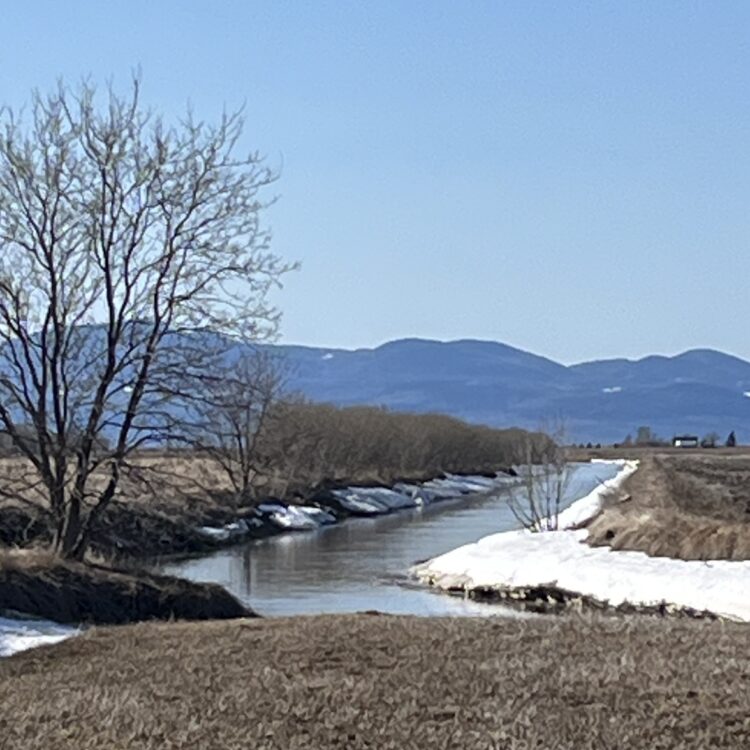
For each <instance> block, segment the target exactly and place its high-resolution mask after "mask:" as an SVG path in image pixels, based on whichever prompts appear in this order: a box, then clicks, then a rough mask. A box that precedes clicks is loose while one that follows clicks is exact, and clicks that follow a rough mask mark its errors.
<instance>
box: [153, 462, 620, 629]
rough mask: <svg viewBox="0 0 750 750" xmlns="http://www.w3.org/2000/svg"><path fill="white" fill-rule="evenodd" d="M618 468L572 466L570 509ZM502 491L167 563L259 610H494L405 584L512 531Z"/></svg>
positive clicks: (494, 609) (460, 612) (439, 612)
mask: <svg viewBox="0 0 750 750" xmlns="http://www.w3.org/2000/svg"><path fill="white" fill-rule="evenodd" d="M616 472H617V467H616V466H614V465H611V464H577V465H575V466H574V467H573V471H572V474H571V481H570V484H569V486H568V488H567V497H566V503H565V504H566V505H568V504H570V502H572V501H573V500H575V499H576V498H579V497H582V496H583V495H585V494H588V492H590V491H591V490H592V489H594V488H595V487H596V486H597V485H598V484H599V483H600V482H601V481H604V480H606V479H610V478H611V477H613V476H614V475H615V474H616ZM516 527H517V522H516V520H515V518H514V517H513V514H512V513H511V512H510V510H509V508H508V505H507V502H506V499H505V498H504V497H502V496H501V497H476V496H475V497H467V498H461V499H458V500H450V501H445V502H442V503H437V504H435V505H431V506H426V507H422V508H413V509H409V510H405V511H400V512H398V513H394V514H392V515H389V516H379V517H375V518H358V519H351V520H349V521H347V522H345V523H343V524H340V525H338V526H329V527H324V528H321V529H319V530H317V531H313V532H297V533H287V534H283V535H280V536H278V537H273V538H271V539H265V540H261V541H256V542H252V543H250V544H247V545H244V546H240V547H234V548H231V549H228V550H223V551H221V552H217V553H214V554H212V555H208V556H206V557H201V558H197V559H193V560H188V561H184V562H180V563H176V564H172V565H168V566H165V568H164V570H165V571H166V572H169V573H174V574H177V575H182V576H185V577H187V578H191V579H193V580H200V581H215V582H217V583H220V584H222V585H223V586H226V587H227V588H228V589H229V590H230V591H232V592H233V593H234V594H235V595H236V596H237V597H239V598H240V599H241V600H242V601H244V602H246V603H247V604H249V605H250V606H251V607H253V608H254V609H256V610H257V611H258V612H260V613H261V614H264V615H290V614H305V613H306V614H312V613H320V612H357V611H362V610H369V609H377V610H381V611H386V612H393V613H399V614H419V615H468V614H471V615H478V614H497V613H498V608H497V607H496V606H493V605H488V604H481V603H477V602H472V601H469V600H464V599H460V598H455V597H449V596H446V595H444V594H438V593H435V592H433V591H430V590H426V589H422V588H419V587H415V586H412V585H405V584H406V583H407V580H406V573H407V571H408V569H409V567H410V566H411V565H412V564H414V563H415V562H417V561H419V560H425V559H427V558H430V557H434V556H435V555H439V554H441V553H442V552H446V551H448V550H450V549H453V548H455V547H458V546H460V545H462V544H467V543H468V542H472V541H476V540H477V539H479V538H480V537H482V536H485V535H487V534H492V533H495V532H497V531H503V530H507V529H511V528H516Z"/></svg>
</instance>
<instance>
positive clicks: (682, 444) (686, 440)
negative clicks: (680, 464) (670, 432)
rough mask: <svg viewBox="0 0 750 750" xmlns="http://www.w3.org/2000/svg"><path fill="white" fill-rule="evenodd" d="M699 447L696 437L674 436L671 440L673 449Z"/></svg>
mask: <svg viewBox="0 0 750 750" xmlns="http://www.w3.org/2000/svg"><path fill="white" fill-rule="evenodd" d="M699 445H700V440H699V439H698V437H697V435H675V436H674V437H673V438H672V446H673V447H675V448H697V447H698V446H699Z"/></svg>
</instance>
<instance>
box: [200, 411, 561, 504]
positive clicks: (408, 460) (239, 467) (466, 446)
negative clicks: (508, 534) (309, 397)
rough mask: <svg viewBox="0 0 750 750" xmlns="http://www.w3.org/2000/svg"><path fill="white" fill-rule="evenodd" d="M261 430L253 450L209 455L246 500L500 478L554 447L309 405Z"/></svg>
mask: <svg viewBox="0 0 750 750" xmlns="http://www.w3.org/2000/svg"><path fill="white" fill-rule="evenodd" d="M256 430H257V434H255V435H253V438H252V440H251V441H245V442H246V445H245V446H242V445H240V442H241V441H238V440H235V441H234V444H228V442H227V441H224V440H222V441H217V442H216V444H215V445H214V446H212V447H211V448H210V449H209V450H208V451H207V452H208V453H209V454H211V455H212V456H213V457H214V458H215V460H216V462H217V464H218V465H219V466H221V468H222V470H223V471H224V473H225V474H226V476H227V477H228V478H229V479H230V484H231V486H232V489H233V491H234V493H235V494H237V495H240V496H242V495H245V494H248V493H249V494H250V495H251V496H258V495H262V494H264V493H265V494H280V495H287V494H290V493H294V492H303V493H304V492H305V491H306V490H309V489H311V488H314V487H317V486H320V485H321V484H324V483H326V482H332V483H337V482H355V483H356V482H380V483H391V482H393V481H395V480H397V479H418V478H427V477H433V476H437V475H439V474H441V473H443V472H457V473H484V472H494V471H497V470H498V469H501V468H505V467H509V466H511V465H513V464H515V463H518V462H520V461H523V460H525V457H526V456H527V454H528V452H529V450H532V451H533V452H534V453H535V454H541V453H542V452H543V450H544V448H545V447H546V446H548V445H549V439H548V438H547V437H545V436H544V435H542V434H536V433H528V432H526V431H524V430H519V429H504V430H501V429H493V428H490V427H485V426H482V425H470V424H467V423H465V422H462V421H461V420H459V419H455V418H453V417H448V416H445V415H441V414H408V413H396V412H391V411H388V410H386V409H383V408H377V407H370V406H352V407H336V406H333V405H330V404H319V403H309V402H304V401H301V400H297V401H294V400H282V401H279V402H277V403H275V404H274V405H273V406H272V407H271V408H269V410H268V413H267V414H266V415H265V418H264V420H263V421H262V423H261V424H257V425H256Z"/></svg>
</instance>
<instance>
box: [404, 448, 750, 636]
mask: <svg viewBox="0 0 750 750" xmlns="http://www.w3.org/2000/svg"><path fill="white" fill-rule="evenodd" d="M622 464H623V466H622V469H621V470H620V472H619V473H618V474H617V476H616V477H615V478H614V479H613V480H610V481H609V482H605V483H603V485H602V486H601V487H599V488H597V489H596V490H594V491H593V492H592V493H591V494H590V495H587V496H586V497H584V498H581V499H580V500H578V501H576V502H575V503H574V504H573V505H571V506H570V508H568V509H567V510H566V511H564V512H563V513H562V514H561V517H560V521H561V525H562V526H563V527H564V529H563V530H561V531H548V532H541V533H532V532H530V531H526V530H520V531H508V532H503V533H500V534H493V535H491V536H487V537H484V538H483V539H480V540H479V541H478V542H476V543H474V544H467V545H465V546H463V547H459V548H458V549H455V550H452V551H451V552H448V553H446V554H444V555H441V556H440V557H436V558H434V559H433V560H429V561H428V562H426V563H423V564H422V565H418V566H416V567H415V568H414V569H413V572H414V573H415V574H416V575H417V577H418V578H419V579H420V580H422V581H424V582H427V583H431V584H433V585H435V586H437V587H439V588H443V589H450V588H464V589H472V588H490V589H491V588H493V587H496V588H513V587H518V586H521V587H526V586H538V585H550V586H557V587H559V588H563V589H567V590H570V591H575V592H578V593H581V594H585V595H588V596H591V597H594V598H595V599H598V600H600V601H606V602H609V603H610V604H612V605H614V606H616V605H618V604H622V603H624V602H629V603H631V604H636V605H638V604H640V605H658V604H661V603H662V602H666V603H668V604H673V605H677V606H679V607H691V608H693V609H697V610H709V611H711V612H714V613H715V614H718V615H722V616H725V617H730V618H734V619H739V620H745V621H750V561H748V562H731V561H724V560H713V561H709V562H703V561H698V560H689V561H685V560H674V559H671V558H664V557H649V556H648V555H646V554H645V553H643V552H627V551H620V550H618V551H614V550H612V549H610V548H609V547H589V546H588V545H587V544H585V539H586V536H587V534H588V532H587V531H586V530H585V529H580V530H571V529H570V528H568V527H570V526H571V525H575V524H577V523H580V522H581V521H584V520H585V519H586V518H588V517H590V516H591V515H592V514H593V513H595V512H596V511H597V510H598V508H599V506H600V501H601V497H602V494H603V493H604V492H605V491H606V490H607V489H609V488H611V487H614V486H616V485H617V484H619V483H620V482H622V481H623V480H624V479H625V478H626V477H627V476H629V475H630V474H632V472H633V471H635V469H636V466H637V464H636V462H622Z"/></svg>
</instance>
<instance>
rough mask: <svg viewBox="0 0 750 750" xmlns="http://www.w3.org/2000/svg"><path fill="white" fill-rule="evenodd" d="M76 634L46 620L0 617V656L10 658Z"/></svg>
mask: <svg viewBox="0 0 750 750" xmlns="http://www.w3.org/2000/svg"><path fill="white" fill-rule="evenodd" d="M78 632H79V631H78V629H77V628H73V627H69V626H67V625H59V624H58V623H56V622H49V621H47V620H22V619H15V618H12V617H0V656H10V655H11V654H15V653H17V652H18V651H25V650H26V649H27V648H34V646H42V645H44V644H45V643H58V642H59V641H63V640H65V639H66V638H70V636H72V635H76V634H77V633H78Z"/></svg>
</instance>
